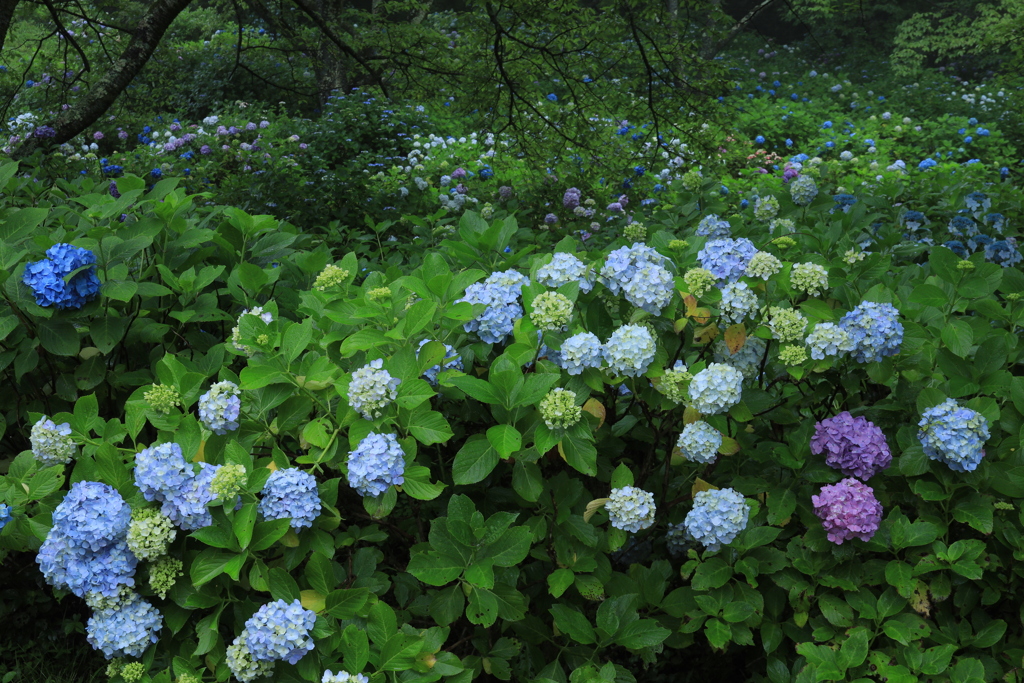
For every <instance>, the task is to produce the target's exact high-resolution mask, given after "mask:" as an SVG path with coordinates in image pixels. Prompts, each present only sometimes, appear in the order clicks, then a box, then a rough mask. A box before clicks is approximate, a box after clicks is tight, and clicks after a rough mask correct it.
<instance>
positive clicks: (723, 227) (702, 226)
mask: <svg viewBox="0 0 1024 683" xmlns="http://www.w3.org/2000/svg"><path fill="white" fill-rule="evenodd" d="M697 234H698V235H699V236H701V237H708V238H710V239H719V238H722V237H729V236H730V235H731V234H732V226H731V225H729V221H727V220H723V219H721V218H719V217H718V214H714V213H712V214H708V215H707V216H704V218H701V219H700V223H698V224H697Z"/></svg>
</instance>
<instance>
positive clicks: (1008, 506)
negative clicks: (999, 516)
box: [994, 500, 1014, 510]
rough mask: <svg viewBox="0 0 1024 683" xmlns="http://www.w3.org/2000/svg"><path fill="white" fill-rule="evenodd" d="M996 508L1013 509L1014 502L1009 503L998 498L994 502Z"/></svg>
mask: <svg viewBox="0 0 1024 683" xmlns="http://www.w3.org/2000/svg"><path fill="white" fill-rule="evenodd" d="M994 507H995V509H996V510H1013V509H1014V507H1013V503H1007V502H1006V501H1005V500H997V501H996V502H995V504H994Z"/></svg>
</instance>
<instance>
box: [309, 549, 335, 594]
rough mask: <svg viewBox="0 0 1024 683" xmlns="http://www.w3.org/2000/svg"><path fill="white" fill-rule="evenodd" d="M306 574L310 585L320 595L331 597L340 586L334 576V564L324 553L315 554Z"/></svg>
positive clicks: (310, 559)
mask: <svg viewBox="0 0 1024 683" xmlns="http://www.w3.org/2000/svg"><path fill="white" fill-rule="evenodd" d="M304 574H305V576H306V580H307V581H309V585H310V586H311V587H312V588H313V590H315V591H316V592H317V593H319V594H320V595H330V594H331V591H332V590H334V587H335V586H336V585H337V584H338V582H337V579H336V578H335V576H334V563H333V562H331V560H330V558H328V557H327V556H326V555H324V554H322V553H318V552H314V553H313V554H312V556H310V558H309V560H308V561H307V562H306V570H305V572H304Z"/></svg>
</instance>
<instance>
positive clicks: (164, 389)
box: [142, 384, 181, 415]
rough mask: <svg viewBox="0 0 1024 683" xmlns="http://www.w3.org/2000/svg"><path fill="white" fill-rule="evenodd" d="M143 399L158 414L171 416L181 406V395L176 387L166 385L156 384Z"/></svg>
mask: <svg viewBox="0 0 1024 683" xmlns="http://www.w3.org/2000/svg"><path fill="white" fill-rule="evenodd" d="M142 398H143V399H144V400H145V401H146V403H148V404H149V407H150V408H152V409H153V410H155V411H157V412H158V413H163V414H165V415H169V414H171V413H172V412H174V409H175V408H177V407H178V406H180V405H181V394H179V393H178V390H177V389H176V388H175V387H169V386H167V385H166V384H154V385H153V386H152V387H150V388H149V389H148V390H147V391H146V393H144V394H143V395H142Z"/></svg>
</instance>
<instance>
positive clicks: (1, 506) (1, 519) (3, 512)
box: [0, 503, 11, 531]
mask: <svg viewBox="0 0 1024 683" xmlns="http://www.w3.org/2000/svg"><path fill="white" fill-rule="evenodd" d="M9 521H11V506H10V505H8V504H7V503H0V531H2V530H3V528H4V527H5V526H7V523H8V522H9Z"/></svg>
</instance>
